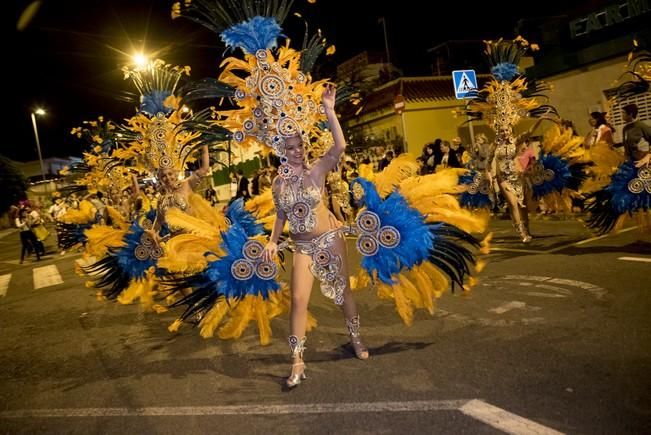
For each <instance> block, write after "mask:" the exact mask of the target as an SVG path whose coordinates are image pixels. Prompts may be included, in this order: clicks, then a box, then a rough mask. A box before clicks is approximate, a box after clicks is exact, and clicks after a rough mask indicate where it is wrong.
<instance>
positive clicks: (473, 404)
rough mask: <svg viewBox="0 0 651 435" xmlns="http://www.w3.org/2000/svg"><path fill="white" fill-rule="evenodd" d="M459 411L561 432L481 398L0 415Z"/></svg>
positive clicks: (510, 426)
mask: <svg viewBox="0 0 651 435" xmlns="http://www.w3.org/2000/svg"><path fill="white" fill-rule="evenodd" d="M431 411H460V412H462V413H463V414H465V415H467V416H468V417H471V418H474V419H476V420H479V421H481V422H482V423H485V424H487V425H489V426H492V427H494V428H496V429H498V430H501V431H503V432H506V433H509V434H518V435H520V434H536V435H563V434H562V432H557V431H555V430H553V429H551V428H548V427H546V426H543V425H541V424H538V423H536V422H534V421H531V420H527V419H526V418H524V417H520V416H519V415H515V414H512V413H510V412H508V411H506V410H504V409H502V408H498V407H497V406H493V405H491V404H489V403H486V402H484V401H481V400H478V399H474V400H415V401H408V402H349V403H304V404H291V405H290V404H279V405H256V404H247V405H230V406H229V405H224V406H177V407H165V406H161V407H143V408H54V409H21V410H14V411H1V412H0V418H50V417H54V418H62V417H63V418H65V417H67V418H70V417H151V416H196V415H279V414H284V415H297V414H332V413H337V414H341V413H360V412H385V413H386V412H431Z"/></svg>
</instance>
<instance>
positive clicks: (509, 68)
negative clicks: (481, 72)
mask: <svg viewBox="0 0 651 435" xmlns="http://www.w3.org/2000/svg"><path fill="white" fill-rule="evenodd" d="M491 73H492V74H493V75H494V76H495V78H496V79H497V80H498V81H502V80H506V81H509V82H510V81H511V80H513V79H514V78H515V77H516V76H517V75H518V74H520V71H519V70H518V66H517V65H514V64H512V63H509V62H501V63H498V64H497V65H495V66H494V67H492V68H491Z"/></svg>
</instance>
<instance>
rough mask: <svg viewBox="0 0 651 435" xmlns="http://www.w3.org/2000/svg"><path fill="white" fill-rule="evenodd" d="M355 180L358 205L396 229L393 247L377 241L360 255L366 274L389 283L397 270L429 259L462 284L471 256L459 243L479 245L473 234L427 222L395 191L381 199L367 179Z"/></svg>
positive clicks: (408, 268) (407, 268)
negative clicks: (370, 251)
mask: <svg viewBox="0 0 651 435" xmlns="http://www.w3.org/2000/svg"><path fill="white" fill-rule="evenodd" d="M355 183H359V184H360V185H361V186H362V188H363V191H364V194H363V196H362V197H361V198H359V202H360V205H362V206H365V207H366V210H368V211H371V212H374V213H375V214H377V215H378V217H379V218H380V228H382V227H384V226H389V225H390V226H392V227H394V228H395V229H396V230H397V231H398V232H399V233H400V241H399V243H398V244H397V245H396V246H395V247H393V248H387V247H384V246H382V245H380V244H379V243H378V251H377V253H375V254H374V255H369V256H367V255H365V256H364V258H363V259H362V267H363V268H364V269H365V270H366V272H368V274H369V275H370V276H373V275H374V274H377V277H378V279H379V280H380V281H382V282H383V283H385V284H387V285H393V284H395V282H396V281H395V276H396V275H397V274H399V273H400V272H402V271H404V270H410V269H412V268H413V267H414V266H417V265H419V264H421V263H422V262H424V261H429V262H430V263H432V264H433V265H435V266H436V267H438V268H439V269H440V270H441V271H443V272H444V273H445V274H447V275H448V276H449V277H450V279H451V280H453V281H454V282H457V283H458V284H460V285H462V283H463V277H464V275H466V274H468V273H469V271H470V268H469V266H468V263H474V261H475V260H474V256H473V254H472V253H471V252H470V251H469V250H468V249H467V248H465V247H464V246H462V244H461V243H468V244H470V245H472V246H475V247H476V246H479V242H478V241H477V240H476V239H475V238H474V237H472V236H471V235H470V234H468V233H466V232H465V231H463V230H460V229H459V228H457V227H455V226H453V225H450V224H446V223H444V222H434V223H427V222H426V221H425V216H424V215H423V214H422V213H420V212H419V211H418V210H416V209H415V208H413V207H411V206H410V205H409V204H408V202H407V200H406V199H405V197H403V196H402V195H401V194H400V193H399V192H398V191H394V192H393V193H391V194H390V195H389V196H387V197H386V198H385V199H382V198H381V197H380V195H379V194H378V192H377V190H376V189H375V186H374V185H373V184H372V183H371V182H369V181H368V180H365V179H363V178H357V179H356V180H354V181H353V186H354V184H355Z"/></svg>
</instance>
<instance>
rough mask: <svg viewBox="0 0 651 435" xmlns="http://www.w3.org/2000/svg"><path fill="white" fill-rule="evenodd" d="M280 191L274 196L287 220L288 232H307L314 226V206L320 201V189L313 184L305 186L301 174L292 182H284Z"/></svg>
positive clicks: (277, 205)
mask: <svg viewBox="0 0 651 435" xmlns="http://www.w3.org/2000/svg"><path fill="white" fill-rule="evenodd" d="M284 184H285V185H284V188H283V190H282V192H280V194H279V195H278V196H277V197H274V202H275V203H276V207H279V208H280V209H281V210H282V211H283V212H284V213H285V215H286V216H287V220H288V221H289V232H290V233H294V234H299V233H309V232H312V231H313V230H314V228H315V227H316V213H315V210H316V207H317V206H318V205H319V203H320V202H321V190H320V189H318V188H316V187H315V186H307V187H306V186H305V185H304V183H303V174H301V175H300V176H299V177H298V180H297V181H296V182H294V183H291V184H289V183H284Z"/></svg>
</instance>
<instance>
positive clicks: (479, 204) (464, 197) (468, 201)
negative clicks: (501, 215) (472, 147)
mask: <svg viewBox="0 0 651 435" xmlns="http://www.w3.org/2000/svg"><path fill="white" fill-rule="evenodd" d="M476 175H477V171H474V170H473V171H471V172H470V173H469V174H466V175H462V176H461V177H459V184H465V185H470V184H472V183H473V182H474V179H475V176H476ZM459 202H460V203H461V206H462V207H465V208H468V209H477V208H491V207H492V206H493V203H492V202H491V198H490V196H489V195H486V194H485V193H481V192H479V191H477V192H476V193H470V192H463V193H462V194H461V197H460V198H459Z"/></svg>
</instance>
